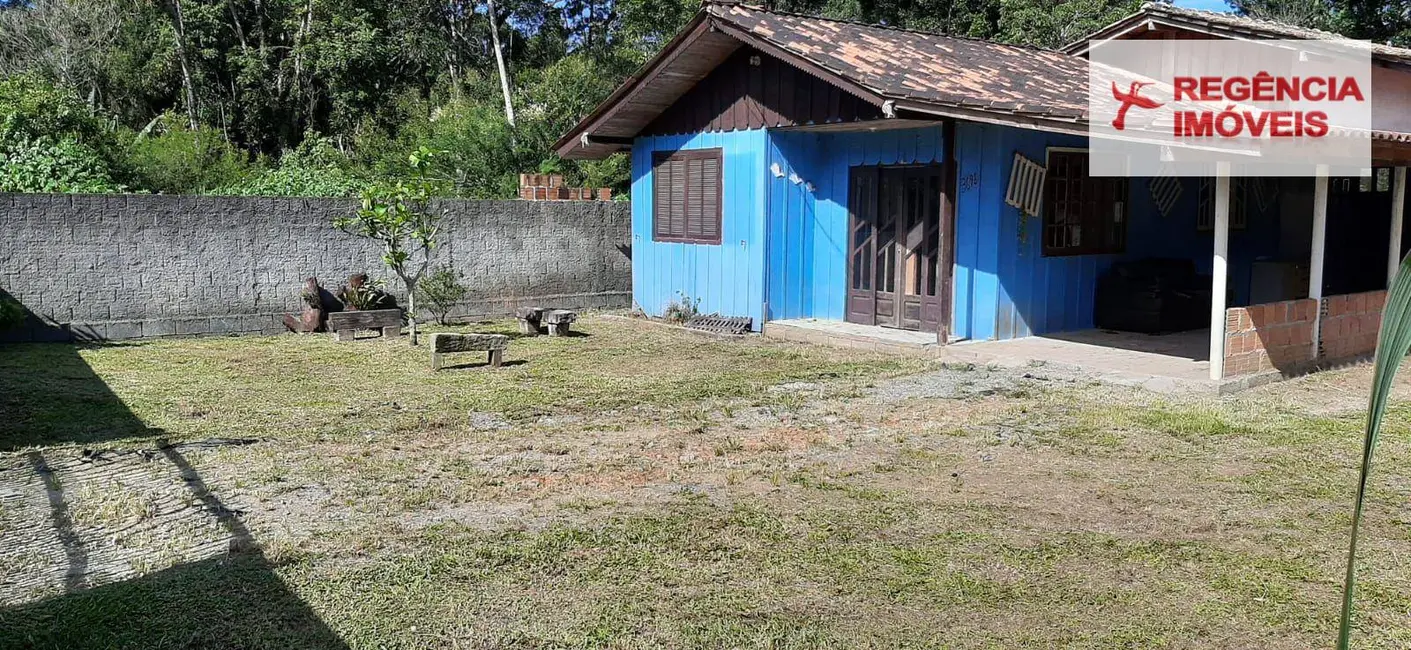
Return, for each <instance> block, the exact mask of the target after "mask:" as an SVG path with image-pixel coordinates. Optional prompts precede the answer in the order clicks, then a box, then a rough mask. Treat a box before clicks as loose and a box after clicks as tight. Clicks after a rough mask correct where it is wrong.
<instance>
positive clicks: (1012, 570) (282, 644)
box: [0, 317, 1411, 649]
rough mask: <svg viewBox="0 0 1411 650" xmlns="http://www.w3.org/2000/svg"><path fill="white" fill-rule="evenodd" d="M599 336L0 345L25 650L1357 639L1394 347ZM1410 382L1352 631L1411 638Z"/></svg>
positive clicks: (3, 568) (1098, 644) (1202, 643)
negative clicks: (1371, 415) (1378, 390)
mask: <svg viewBox="0 0 1411 650" xmlns="http://www.w3.org/2000/svg"><path fill="white" fill-rule="evenodd" d="M581 325H582V327H581V329H582V330H584V332H585V333H586V334H587V335H586V336H582V337H575V338H567V339H559V338H547V337H538V338H526V339H518V340H516V341H515V342H514V343H513V344H512V345H511V348H510V351H509V353H508V354H507V356H506V360H507V361H508V362H509V363H510V364H512V365H508V366H507V367H505V368H502V369H499V370H490V369H488V368H483V367H480V366H479V364H481V363H482V362H483V359H481V358H480V357H478V356H475V355H473V354H472V355H465V357H466V358H465V361H466V363H467V364H469V365H465V366H462V367H458V368H453V369H450V370H446V371H442V372H439V373H434V372H432V371H430V370H429V365H428V358H427V355H428V353H427V351H426V350H425V349H424V348H421V349H414V348H411V347H409V346H407V345H405V343H385V342H381V341H359V342H356V343H345V344H338V343H335V342H333V341H331V340H329V339H328V338H325V337H298V336H292V335H290V336H279V337H267V338H206V339H182V340H163V341H153V342H144V343H136V344H121V345H109V346H101V347H82V348H75V347H72V346H62V345H45V346H40V345H34V346H26V345H20V346H0V414H3V418H0V576H3V578H0V648H29V647H46V648H47V647H54V648H83V647H103V648H108V647H132V648H192V647H196V648H296V647H298V648H302V647H317V648H537V647H564V648H586V647H593V648H659V647H672V648H696V647H707V648H717V647H720V648H735V647H741V648H755V647H761V648H817V647H823V648H856V647H903V646H904V647H935V648H1016V647H1073V648H1260V649H1263V648H1288V649H1294V648H1299V649H1302V648H1312V647H1331V645H1332V641H1333V639H1334V635H1335V628H1336V622H1337V606H1338V597H1339V589H1340V580H1341V563H1342V561H1343V553H1344V552H1345V538H1346V532H1347V526H1348V520H1349V514H1350V504H1351V497H1352V492H1353V487H1354V481H1355V478H1356V477H1355V467H1356V461H1357V458H1358V454H1359V453H1360V431H1359V427H1360V426H1361V420H1360V416H1359V411H1360V409H1361V408H1362V405H1363V402H1364V401H1365V395H1366V393H1365V391H1366V385H1367V382H1368V377H1367V375H1368V372H1367V371H1366V369H1361V368H1354V369H1350V370H1345V371H1339V372H1333V373H1325V374H1322V375H1319V376H1314V377H1309V378H1305V379H1303V380H1299V381H1293V382H1286V383H1283V384H1278V385H1273V386H1267V387H1263V388H1260V389H1257V390H1255V391H1250V392H1247V393H1244V394H1241V395H1239V396H1236V397H1233V398H1221V399H1216V398H1208V397H1197V396H1189V397H1183V396H1158V395H1154V394H1150V393H1145V392H1140V391H1136V390H1133V389H1125V388H1114V387H1108V386H1101V385H1096V384H1093V383H1091V382H1087V381H1082V380H1078V379H1074V378H1072V377H1065V376H1060V375H1057V374H1049V373H1046V372H1045V369H1043V368H1030V369H1023V370H997V369H985V368H969V367H966V368H958V367H949V368H946V367H941V366H938V365H934V364H927V363H925V362H921V361H915V360H906V359H900V358H896V357H885V356H872V355H867V354H861V353H858V352H855V351H846V350H831V349H824V348H815V347H809V346H802V345H794V344H785V343H778V342H772V341H764V340H760V339H757V338H749V339H744V340H715V339H709V338H702V337H698V336H695V335H691V334H687V333H683V332H679V331H676V330H672V329H668V328H663V327H658V326H654V325H650V324H646V323H640V322H632V321H625V320H620V319H610V318H606V317H590V318H588V319H586V321H585V322H583V323H581ZM473 329H475V330H477V331H498V332H505V333H508V332H509V331H510V329H509V324H507V323H489V324H482V325H478V326H474V328H473ZM1398 399H1399V401H1398V402H1397V403H1396V405H1395V407H1394V414H1393V416H1392V417H1391V418H1390V419H1389V422H1388V427H1389V430H1388V431H1386V432H1385V434H1384V438H1383V440H1384V443H1383V444H1384V446H1383V447H1382V449H1381V451H1380V452H1379V453H1380V456H1379V461H1380V462H1379V465H1378V467H1377V470H1376V472H1375V474H1374V479H1373V489H1372V492H1371V502H1370V505H1369V510H1368V516H1367V520H1366V521H1365V524H1364V525H1366V526H1367V528H1366V530H1365V536H1364V540H1366V541H1365V542H1364V547H1363V558H1364V562H1363V570H1362V573H1361V576H1362V582H1361V585H1362V588H1361V592H1360V595H1361V598H1360V601H1359V618H1358V623H1359V629H1358V632H1357V636H1356V639H1357V647H1359V648H1405V647H1408V646H1411V569H1408V568H1407V566H1408V565H1407V564H1406V559H1407V558H1408V557H1411V505H1408V504H1411V478H1409V477H1411V472H1408V471H1407V469H1408V467H1409V466H1411V445H1408V433H1411V427H1408V424H1411V420H1409V419H1408V415H1411V395H1408V392H1407V390H1406V389H1405V388H1404V387H1403V389H1402V390H1401V392H1400V393H1399V394H1398Z"/></svg>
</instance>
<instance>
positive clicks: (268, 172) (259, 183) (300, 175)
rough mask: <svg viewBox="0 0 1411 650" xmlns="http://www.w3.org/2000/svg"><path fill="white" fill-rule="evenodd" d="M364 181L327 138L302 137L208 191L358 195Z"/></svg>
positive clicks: (364, 184) (264, 194) (298, 194)
mask: <svg viewBox="0 0 1411 650" xmlns="http://www.w3.org/2000/svg"><path fill="white" fill-rule="evenodd" d="M367 188H368V182H367V181H366V180H364V179H362V178H361V177H360V176H359V175H358V174H357V173H356V172H355V171H354V169H353V163H352V161H350V160H349V159H348V157H347V156H346V155H344V154H343V152H341V151H339V150H338V149H336V148H335V147H334V146H333V144H332V143H331V142H330V141H329V140H328V139H327V138H322V137H318V136H311V137H309V138H306V139H305V140H304V141H303V143H301V144H300V145H299V146H298V147H297V148H295V149H294V150H293V151H290V152H288V153H285V154H284V156H282V157H281V158H280V159H279V160H278V162H275V163H272V164H266V165H262V166H260V167H258V168H257V169H256V170H255V171H253V172H251V173H248V174H247V175H245V176H244V177H243V178H241V179H240V180H239V181H237V182H235V183H232V184H229V185H226V186H224V187H220V188H216V189H215V190H214V191H212V192H211V193H212V194H224V195H237V196H358V195H359V193H361V192H362V191H363V190H365V189H367Z"/></svg>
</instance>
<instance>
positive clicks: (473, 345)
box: [431, 332, 510, 370]
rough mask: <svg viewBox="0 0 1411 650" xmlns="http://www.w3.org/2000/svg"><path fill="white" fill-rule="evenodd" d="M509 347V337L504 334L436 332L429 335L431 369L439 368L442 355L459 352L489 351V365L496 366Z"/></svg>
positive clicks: (502, 359) (501, 361) (502, 360)
mask: <svg viewBox="0 0 1411 650" xmlns="http://www.w3.org/2000/svg"><path fill="white" fill-rule="evenodd" d="M509 347H510V337H508V336H505V335H504V334H455V333H452V332H437V333H435V334H432V335H431V369H432V370H440V369H441V366H442V355H445V354H455V353H460V352H489V353H490V367H492V368H498V367H500V364H501V363H503V362H504V354H505V350H506V349H508V348H509Z"/></svg>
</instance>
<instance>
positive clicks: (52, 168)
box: [0, 125, 126, 194]
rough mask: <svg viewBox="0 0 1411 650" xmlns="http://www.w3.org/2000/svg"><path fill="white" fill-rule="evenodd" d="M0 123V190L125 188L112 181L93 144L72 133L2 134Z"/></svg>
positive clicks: (105, 190)
mask: <svg viewBox="0 0 1411 650" xmlns="http://www.w3.org/2000/svg"><path fill="white" fill-rule="evenodd" d="M3 131H4V126H3V125H0V192H53V193H64V192H76V193H85V194H103V193H110V192H122V191H124V190H125V189H126V188H125V187H123V186H122V185H119V184H118V183H117V182H115V181H113V178H112V176H111V175H109V173H108V167H107V165H106V164H105V163H104V162H103V159H102V157H101V156H99V155H98V154H97V153H96V152H95V151H93V149H92V148H90V147H88V146H86V145H84V144H83V143H80V142H77V141H75V140H74V139H73V138H72V137H65V138H63V139H56V138H53V137H50V136H39V137H35V138H26V139H9V138H6V137H5V134H4V132H3Z"/></svg>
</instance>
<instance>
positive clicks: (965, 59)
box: [708, 4, 1088, 119]
mask: <svg viewBox="0 0 1411 650" xmlns="http://www.w3.org/2000/svg"><path fill="white" fill-rule="evenodd" d="M708 10H709V11H710V13H711V14H712V15H714V16H715V17H717V18H718V19H720V20H722V21H725V22H727V23H729V24H731V25H733V26H735V27H736V28H738V29H740V30H741V31H744V32H746V33H748V34H750V35H752V36H755V37H758V38H761V39H764V40H765V41H768V42H769V43H771V44H773V45H775V46H777V47H779V48H781V49H784V50H786V51H789V52H794V53H796V54H798V55H800V56H804V57H805V58H807V59H808V60H809V61H810V62H811V63H814V64H816V65H819V66H821V67H823V68H825V69H827V70H830V71H832V72H834V73H836V74H838V75H840V76H842V77H844V78H846V79H847V80H849V81H851V82H853V83H856V84H857V85H859V86H862V87H863V88H866V89H868V90H870V91H872V92H874V93H876V94H877V95H880V96H882V97H885V98H891V99H908V100H914V101H918V102H924V103H944V104H948V105H952V106H958V107H973V108H980V109H987V110H1003V111H1017V110H1024V111H1026V112H1033V113H1039V114H1043V115H1048V116H1052V117H1064V118H1070V119H1082V118H1084V117H1085V116H1086V115H1087V94H1086V90H1085V89H1086V86H1087V80H1088V63H1087V61H1086V60H1084V59H1081V58H1078V57H1074V56H1071V55H1067V54H1063V53H1060V52H1055V51H1052V50H1044V49H1039V48H1033V47H1024V46H1017V45H1004V44H1000V43H991V42H987V41H981V40H976V39H968V38H961V37H955V36H942V35H938V34H931V33H926V32H919V31H913V30H907V29H899V28H894V27H887V26H879V25H864V24H860V23H852V22H847V21H840V20H830V19H826V18H817V17H812V16H803V15H798V14H790V13H783V12H776V11H766V10H764V9H761V8H758V7H751V6H747V5H740V4H729V5H727V4H712V5H708Z"/></svg>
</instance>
